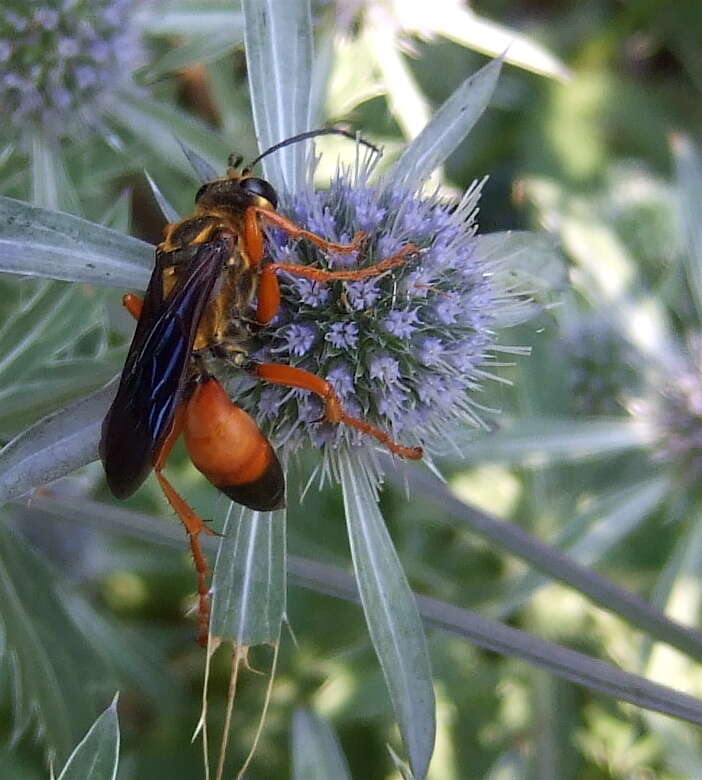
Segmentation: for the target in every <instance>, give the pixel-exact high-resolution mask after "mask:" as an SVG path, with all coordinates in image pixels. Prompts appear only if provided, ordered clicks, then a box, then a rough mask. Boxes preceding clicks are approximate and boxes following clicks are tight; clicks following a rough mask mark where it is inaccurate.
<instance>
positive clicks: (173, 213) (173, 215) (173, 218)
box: [144, 170, 181, 222]
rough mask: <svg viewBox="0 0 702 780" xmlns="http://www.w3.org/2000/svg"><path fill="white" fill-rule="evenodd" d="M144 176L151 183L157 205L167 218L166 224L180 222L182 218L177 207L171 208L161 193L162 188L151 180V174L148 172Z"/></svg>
mask: <svg viewBox="0 0 702 780" xmlns="http://www.w3.org/2000/svg"><path fill="white" fill-rule="evenodd" d="M144 175H145V176H146V180H147V181H148V182H149V187H151V192H153V194H154V198H156V203H158V207H159V208H160V209H161V214H163V216H164V217H165V219H166V222H179V221H180V219H181V217H180V214H179V213H178V211H177V209H176V208H175V206H171V204H170V202H169V201H168V199H167V198H166V196H165V195H164V194H163V193H162V192H161V188H160V187H159V186H158V184H156V182H155V181H154V180H153V179H152V178H151V174H150V173H149V172H148V171H147V170H145V171H144Z"/></svg>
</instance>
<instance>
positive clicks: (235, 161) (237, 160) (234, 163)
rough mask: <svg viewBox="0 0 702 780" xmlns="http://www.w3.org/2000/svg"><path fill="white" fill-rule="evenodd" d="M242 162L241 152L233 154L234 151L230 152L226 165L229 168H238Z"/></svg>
mask: <svg viewBox="0 0 702 780" xmlns="http://www.w3.org/2000/svg"><path fill="white" fill-rule="evenodd" d="M243 162H244V155H243V154H235V153H234V152H232V153H231V154H230V155H229V157H228V158H227V165H228V166H229V167H230V168H238V167H239V166H240V165H241V163H243Z"/></svg>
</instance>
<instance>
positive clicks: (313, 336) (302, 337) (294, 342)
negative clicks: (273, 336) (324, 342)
mask: <svg viewBox="0 0 702 780" xmlns="http://www.w3.org/2000/svg"><path fill="white" fill-rule="evenodd" d="M285 341H286V343H287V346H288V349H289V351H290V354H291V355H295V356H297V357H302V356H303V355H306V354H307V353H308V352H309V351H310V349H312V347H313V346H314V343H315V341H317V329H316V328H315V327H314V325H311V324H309V323H304V324H297V323H296V324H293V325H288V326H287V327H286V328H285Z"/></svg>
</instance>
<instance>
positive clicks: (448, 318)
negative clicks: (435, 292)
mask: <svg viewBox="0 0 702 780" xmlns="http://www.w3.org/2000/svg"><path fill="white" fill-rule="evenodd" d="M462 308H463V307H462V306H461V302H460V300H459V298H458V296H457V295H453V294H452V293H446V294H445V295H440V296H439V298H438V300H437V301H436V303H435V304H434V313H435V314H436V319H437V320H439V322H440V323H442V324H443V325H453V324H454V323H455V322H456V321H457V320H458V316H459V314H460V313H461V309H462Z"/></svg>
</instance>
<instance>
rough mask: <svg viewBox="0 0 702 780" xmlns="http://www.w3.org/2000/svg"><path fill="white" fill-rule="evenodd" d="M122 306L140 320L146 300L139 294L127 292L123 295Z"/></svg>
mask: <svg viewBox="0 0 702 780" xmlns="http://www.w3.org/2000/svg"><path fill="white" fill-rule="evenodd" d="M122 306H124V308H125V309H126V310H127V311H128V312H129V313H130V314H131V315H132V317H134V319H135V320H138V319H139V317H141V310H142V309H143V308H144V301H143V300H142V299H141V298H140V297H139V296H138V295H134V294H133V293H127V294H126V295H123V296H122Z"/></svg>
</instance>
